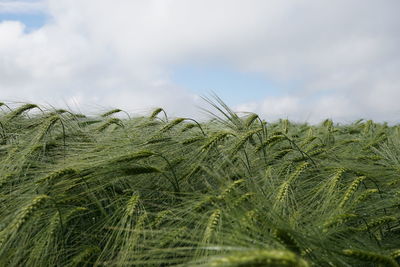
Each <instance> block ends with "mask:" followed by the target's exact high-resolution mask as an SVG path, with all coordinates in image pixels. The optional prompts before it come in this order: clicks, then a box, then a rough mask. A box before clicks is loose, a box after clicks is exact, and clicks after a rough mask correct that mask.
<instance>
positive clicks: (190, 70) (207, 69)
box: [171, 65, 280, 105]
mask: <svg viewBox="0 0 400 267" xmlns="http://www.w3.org/2000/svg"><path fill="white" fill-rule="evenodd" d="M171 79H172V81H173V82H174V83H176V84H178V85H180V86H183V87H185V88H187V89H189V90H191V91H192V92H194V93H197V94H200V95H206V94H207V93H208V92H215V93H216V94H217V95H218V96H219V97H221V98H222V99H223V100H224V101H226V103H227V104H229V105H236V104H240V103H244V102H248V101H254V100H257V99H263V98H265V97H267V96H277V95H280V89H279V87H278V85H276V84H275V83H273V82H272V81H269V80H267V79H266V78H264V77H263V76H262V75H261V74H257V73H245V72H239V71H236V70H234V69H232V68H228V67H222V66H215V65H212V66H211V65H210V66H195V65H184V66H179V67H176V68H174V70H173V72H172V75H171Z"/></svg>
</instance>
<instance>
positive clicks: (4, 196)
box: [0, 98, 400, 267]
mask: <svg viewBox="0 0 400 267" xmlns="http://www.w3.org/2000/svg"><path fill="white" fill-rule="evenodd" d="M210 104H211V105H210V110H211V111H213V113H214V116H213V117H211V118H210V120H208V121H195V120H193V119H190V118H169V117H168V114H167V113H166V112H164V110H163V109H156V110H154V112H153V113H152V114H148V116H137V117H129V116H127V114H125V113H124V112H122V111H121V110H118V109H116V110H111V111H109V112H107V113H105V114H102V115H98V116H84V115H82V114H74V113H73V112H70V111H67V110H57V109H51V108H44V107H41V106H37V105H34V104H23V105H19V106H15V105H14V106H12V107H11V106H9V105H7V104H5V103H0V266H7V267H8V266H171V265H178V266H242V267H244V266H303V267H305V266H399V262H400V126H399V125H394V126H390V125H387V124H385V123H375V122H372V121H363V120H360V121H356V122H354V123H351V124H343V125H339V124H336V123H335V122H332V121H331V120H326V121H324V122H322V123H321V124H319V125H308V124H305V123H304V124H299V123H292V122H290V121H288V120H280V121H277V122H269V121H267V122H266V121H264V120H262V119H260V118H259V117H258V116H257V115H256V114H236V113H234V112H233V111H232V110H231V109H229V107H227V106H226V105H225V104H224V103H223V102H222V101H221V100H220V99H218V98H215V99H213V100H212V101H210Z"/></svg>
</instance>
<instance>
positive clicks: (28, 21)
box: [0, 13, 48, 32]
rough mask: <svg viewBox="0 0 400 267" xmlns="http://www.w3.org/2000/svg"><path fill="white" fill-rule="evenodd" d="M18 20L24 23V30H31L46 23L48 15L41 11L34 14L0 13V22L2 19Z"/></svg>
mask: <svg viewBox="0 0 400 267" xmlns="http://www.w3.org/2000/svg"><path fill="white" fill-rule="evenodd" d="M9 20H12V21H20V22H21V23H23V24H25V26H26V28H25V31H27V32H31V31H33V30H36V29H39V28H41V27H43V25H45V24H46V22H47V20H48V16H47V15H46V14H42V13H34V14H1V13H0V23H1V22H3V21H9Z"/></svg>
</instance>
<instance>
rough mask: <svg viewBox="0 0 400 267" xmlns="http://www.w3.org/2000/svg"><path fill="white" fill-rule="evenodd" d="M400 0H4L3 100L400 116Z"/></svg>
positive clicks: (314, 118) (295, 115)
mask: <svg viewBox="0 0 400 267" xmlns="http://www.w3.org/2000/svg"><path fill="white" fill-rule="evenodd" d="M399 10H400V1H399V0H382V1H376V0H335V1H332V0H318V1H315V0H296V1H295V0H269V1H266V0H113V1H108V0H43V1H42V0H0V100H1V101H22V102H35V103H41V104H46V103H47V104H51V105H55V106H63V105H68V106H70V107H72V108H79V109H81V110H96V109H105V108H109V107H119V108H123V109H125V110H127V111H129V112H132V113H135V112H138V113H140V112H146V111H149V110H151V109H152V108H154V107H158V106H162V107H165V109H166V110H167V111H168V112H169V113H171V114H174V115H176V116H179V115H180V116H182V115H185V116H196V114H197V113H198V112H199V106H204V101H203V100H202V99H201V96H207V95H209V94H210V92H215V93H216V94H218V95H219V96H220V97H221V98H222V99H223V100H224V101H225V102H226V103H228V104H229V105H230V106H232V107H233V108H234V109H235V110H237V111H250V112H257V113H259V114H262V115H263V117H265V118H266V119H267V120H274V119H276V118H289V119H293V120H297V121H308V122H318V121H320V120H322V119H325V118H333V119H334V120H336V121H340V122H350V121H352V120H354V119H358V118H366V119H369V118H372V119H375V120H379V121H389V122H398V121H399V120H400V105H399V104H398V102H399V100H400V53H399V47H400V16H399V15H398V13H399Z"/></svg>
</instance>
